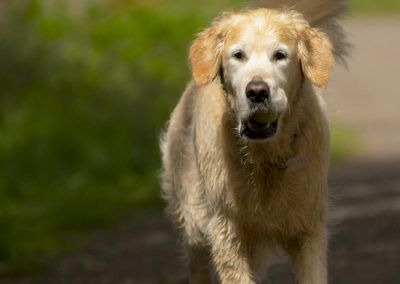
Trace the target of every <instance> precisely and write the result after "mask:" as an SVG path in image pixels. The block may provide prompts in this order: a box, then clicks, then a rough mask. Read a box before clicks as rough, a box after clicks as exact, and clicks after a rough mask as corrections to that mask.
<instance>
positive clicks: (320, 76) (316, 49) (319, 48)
mask: <svg viewBox="0 0 400 284" xmlns="http://www.w3.org/2000/svg"><path fill="white" fill-rule="evenodd" d="M299 56H300V61H301V65H302V69H303V72H304V74H305V75H306V76H307V77H308V78H309V79H310V80H311V82H313V84H314V85H316V86H318V87H321V88H325V87H326V85H327V84H328V79H329V74H330V71H331V68H332V65H333V61H334V59H333V52H332V44H331V42H330V41H329V39H328V38H327V37H326V36H325V35H324V34H323V33H321V32H319V31H317V30H316V29H314V28H310V27H308V28H306V30H305V31H304V37H303V40H302V41H300V45H299Z"/></svg>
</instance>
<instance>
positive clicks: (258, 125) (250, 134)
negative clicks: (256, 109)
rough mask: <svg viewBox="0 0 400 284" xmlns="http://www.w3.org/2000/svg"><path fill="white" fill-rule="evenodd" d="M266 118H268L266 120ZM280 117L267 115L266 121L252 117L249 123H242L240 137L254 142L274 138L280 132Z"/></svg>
mask: <svg viewBox="0 0 400 284" xmlns="http://www.w3.org/2000/svg"><path fill="white" fill-rule="evenodd" d="M265 117H266V118H265ZM278 122H279V116H278V115H269V116H268V115H267V116H264V119H263V118H262V116H261V118H260V117H259V116H257V115H252V116H251V117H250V118H249V119H248V120H247V121H242V125H241V127H240V135H241V136H242V137H246V138H248V139H252V140H263V139H267V138H270V137H272V136H274V135H275V134H276V132H277V130H278Z"/></svg>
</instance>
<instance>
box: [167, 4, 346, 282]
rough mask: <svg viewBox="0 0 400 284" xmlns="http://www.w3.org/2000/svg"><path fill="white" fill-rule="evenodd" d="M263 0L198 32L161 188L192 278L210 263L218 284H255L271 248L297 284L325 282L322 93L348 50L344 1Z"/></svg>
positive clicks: (204, 275)
mask: <svg viewBox="0 0 400 284" xmlns="http://www.w3.org/2000/svg"><path fill="white" fill-rule="evenodd" d="M265 2H266V4H265V3H264V7H263V8H252V9H247V10H243V11H239V12H231V13H225V14H223V15H222V16H220V17H219V18H217V19H216V20H215V21H214V22H213V23H212V24H211V26H210V27H208V28H206V29H205V30H204V31H203V32H201V33H200V34H199V35H198V37H197V38H196V40H195V41H194V42H193V44H192V45H191V47H190V52H189V61H190V64H191V68H192V75H193V81H192V82H191V83H190V84H189V86H188V87H187V89H186V91H185V92H184V94H183V95H182V97H181V99H180V101H179V103H178V105H177V106H176V108H175V110H174V111H173V113H172V116H171V119H170V121H169V124H168V128H167V130H166V132H165V133H164V134H163V137H162V139H161V150H162V160H163V173H162V188H163V194H164V197H165V199H166V201H167V203H168V212H169V213H170V215H171V216H172V219H173V220H174V221H175V222H176V224H177V226H178V227H179V228H180V231H181V234H182V239H183V244H184V248H185V250H186V252H187V256H188V258H189V267H190V279H191V282H192V283H211V282H212V274H213V271H216V273H217V276H218V279H219V281H220V282H221V283H226V284H232V283H240V284H246V283H255V282H256V281H257V280H258V279H259V277H260V275H261V273H260V272H261V271H262V270H263V269H265V263H266V262H267V260H268V257H269V256H271V254H273V253H274V251H275V250H276V249H277V248H279V249H282V250H283V251H285V252H286V253H287V254H288V256H289V257H290V259H291V261H292V263H293V267H294V272H295V275H296V278H297V280H298V282H299V283H302V284H323V283H327V268H326V247H327V232H326V231H327V230H326V218H327V217H326V215H327V172H328V163H329V128H328V122H327V118H326V115H325V110H324V104H323V100H322V97H321V92H320V90H321V88H324V87H325V86H326V85H327V83H328V78H329V72H330V69H331V67H332V64H333V62H334V57H335V56H336V57H337V58H340V57H342V56H343V55H344V54H345V51H346V50H345V46H346V42H345V39H344V33H343V30H342V28H341V27H340V25H339V24H338V21H337V19H338V17H339V16H340V14H341V12H342V10H343V2H342V1H338V0H316V1H312V0H302V1H289V2H288V1H285V2H284V3H282V2H283V1H269V2H268V1H265ZM285 3H287V4H289V5H292V4H294V6H292V8H281V9H279V7H281V6H282V5H284V4H285ZM268 4H269V5H270V6H268V7H272V8H274V9H271V8H265V6H266V5H268ZM277 8H278V9H277Z"/></svg>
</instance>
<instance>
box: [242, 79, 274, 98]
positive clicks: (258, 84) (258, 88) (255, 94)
mask: <svg viewBox="0 0 400 284" xmlns="http://www.w3.org/2000/svg"><path fill="white" fill-rule="evenodd" d="M246 97H247V98H248V99H249V100H250V101H251V102H252V103H262V102H264V101H265V100H266V99H267V98H268V97H269V86H268V84H267V83H266V82H264V81H263V80H252V81H251V82H250V83H249V84H247V87H246Z"/></svg>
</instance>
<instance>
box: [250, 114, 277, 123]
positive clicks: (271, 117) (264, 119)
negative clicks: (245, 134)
mask: <svg viewBox="0 0 400 284" xmlns="http://www.w3.org/2000/svg"><path fill="white" fill-rule="evenodd" d="M278 118H279V115H278V114H277V113H269V112H256V113H255V114H254V115H253V119H254V120H255V121H256V122H258V123H271V122H274V121H276V120H277V119H278Z"/></svg>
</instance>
